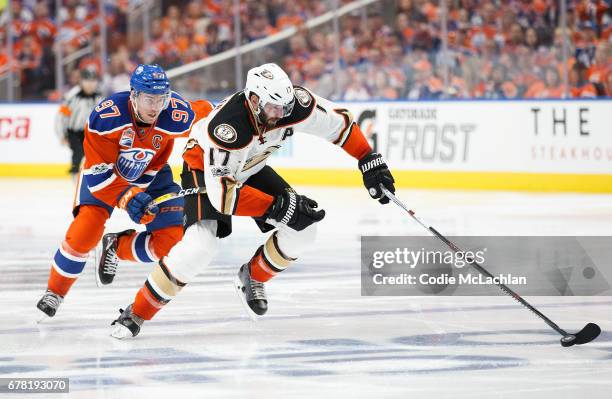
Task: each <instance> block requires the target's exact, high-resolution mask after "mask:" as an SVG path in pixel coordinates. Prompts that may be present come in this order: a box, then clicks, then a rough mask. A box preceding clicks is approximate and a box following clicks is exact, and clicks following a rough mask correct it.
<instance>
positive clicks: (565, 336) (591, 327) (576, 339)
mask: <svg viewBox="0 0 612 399" xmlns="http://www.w3.org/2000/svg"><path fill="white" fill-rule="evenodd" d="M381 188H382V191H383V193H384V194H385V196H386V197H387V198H389V199H390V200H391V201H393V202H394V203H395V205H397V206H399V207H400V208H402V209H403V210H405V211H406V212H408V214H409V215H410V216H411V217H412V219H414V220H415V221H416V222H417V223H418V224H420V225H421V226H423V228H425V229H426V230H427V231H429V232H430V233H431V234H432V235H434V236H435V237H436V238H438V239H439V240H440V241H442V242H443V243H445V244H446V245H448V246H449V247H450V248H451V249H452V250H453V251H454V252H463V251H461V249H459V247H458V246H456V245H455V244H454V243H453V242H451V241H450V240H449V239H447V238H446V237H444V236H443V235H442V234H440V233H439V232H438V230H436V229H434V228H433V227H431V226H427V225H425V223H423V222H422V221H421V220H420V219H419V218H417V217H416V215H415V214H414V211H412V210H410V209H408V207H407V206H406V205H404V203H403V202H401V201H400V200H399V199H397V197H396V196H395V195H394V194H393V193H391V192H390V191H389V190H387V189H386V188H385V187H384V186H383V185H382V184H381ZM466 260H468V261H469V262H470V266H472V267H473V268H474V269H476V270H477V271H478V272H479V273H481V274H483V275H485V276H487V277H490V278H491V281H495V280H494V279H493V275H492V274H491V273H489V271H488V270H487V269H485V268H484V267H482V266H481V265H479V264H478V263H477V262H475V261H474V260H470V259H466ZM494 284H495V285H496V286H498V287H499V288H500V289H501V290H502V291H503V292H504V293H505V294H507V295H509V296H511V297H512V298H514V299H515V300H516V301H518V302H519V303H520V304H521V305H523V306H524V307H526V308H527V309H529V310H530V311H531V312H533V313H534V314H535V315H536V316H538V317H539V318H540V319H542V320H544V322H545V323H546V324H548V325H549V326H550V327H551V328H552V329H553V330H555V331H556V332H558V333H559V334H561V336H562V338H561V345H562V346H565V347H567V346H572V345H582V344H586V343H589V342H591V341H593V340H594V339H595V338H597V336H599V334H600V333H601V328H599V326H598V325H597V324H595V323H588V324H587V325H586V326H584V327H583V328H582V330H580V331H578V332H577V333H575V334H569V333H568V332H567V331H565V330H564V329H562V328H561V327H559V326H558V325H557V324H555V323H554V322H553V321H552V320H551V319H549V318H548V317H546V316H545V315H544V314H543V313H542V312H540V311H539V310H537V309H536V308H535V307H533V306H532V305H531V304H530V303H529V302H527V301H526V300H524V299H523V298H522V297H521V296H520V295H519V294H517V293H516V292H514V291H513V290H511V289H510V288H508V286H506V285H505V284H502V283H494Z"/></svg>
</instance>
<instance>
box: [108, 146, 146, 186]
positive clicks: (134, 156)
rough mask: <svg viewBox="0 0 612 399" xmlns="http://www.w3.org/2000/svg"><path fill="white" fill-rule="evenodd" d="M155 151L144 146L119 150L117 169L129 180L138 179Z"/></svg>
mask: <svg viewBox="0 0 612 399" xmlns="http://www.w3.org/2000/svg"><path fill="white" fill-rule="evenodd" d="M154 156H155V151H153V150H147V149H143V148H132V149H129V150H121V151H119V157H118V158H117V170H118V171H119V174H120V175H121V177H123V178H124V179H125V180H127V181H134V180H136V179H138V178H139V177H140V176H141V175H142V174H143V172H144V171H145V170H146V169H147V166H149V163H150V162H151V160H152V159H153V157H154Z"/></svg>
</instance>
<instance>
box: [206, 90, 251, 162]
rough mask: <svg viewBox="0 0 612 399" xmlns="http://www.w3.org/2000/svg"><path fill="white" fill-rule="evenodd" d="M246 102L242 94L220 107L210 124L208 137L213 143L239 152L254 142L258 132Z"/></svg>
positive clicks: (234, 96)
mask: <svg viewBox="0 0 612 399" xmlns="http://www.w3.org/2000/svg"><path fill="white" fill-rule="evenodd" d="M245 102H246V99H245V97H244V93H242V92H240V93H236V94H234V95H233V96H232V97H231V98H229V99H228V100H227V101H226V102H225V103H223V104H221V105H219V109H218V110H217V111H216V114H215V115H214V116H213V118H212V119H211V120H210V122H209V123H208V137H210V139H211V140H212V142H213V143H215V144H216V145H218V146H219V147H221V148H225V149H228V150H238V149H241V148H244V147H246V146H247V145H249V143H250V142H251V141H252V140H253V136H254V135H256V134H257V132H256V130H255V128H254V126H253V123H254V121H251V113H250V112H249V110H248V109H247V108H246V107H247V105H246V103H245Z"/></svg>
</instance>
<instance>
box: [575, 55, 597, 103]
mask: <svg viewBox="0 0 612 399" xmlns="http://www.w3.org/2000/svg"><path fill="white" fill-rule="evenodd" d="M587 74H588V69H587V67H586V65H584V64H583V63H582V62H576V63H575V64H574V66H573V67H572V69H571V70H570V74H569V78H570V84H571V93H572V97H574V98H595V97H597V88H596V87H595V85H594V84H593V83H591V82H589V81H588V79H587Z"/></svg>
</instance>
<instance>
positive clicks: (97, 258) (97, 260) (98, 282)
mask: <svg viewBox="0 0 612 399" xmlns="http://www.w3.org/2000/svg"><path fill="white" fill-rule="evenodd" d="M93 253H94V256H93V258H94V262H93V265H94V277H95V278H96V286H97V287H98V288H102V287H104V284H102V281H101V280H100V276H99V275H98V265H99V264H100V257H101V256H102V240H100V242H99V243H98V245H96V247H95V248H94V251H93Z"/></svg>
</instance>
